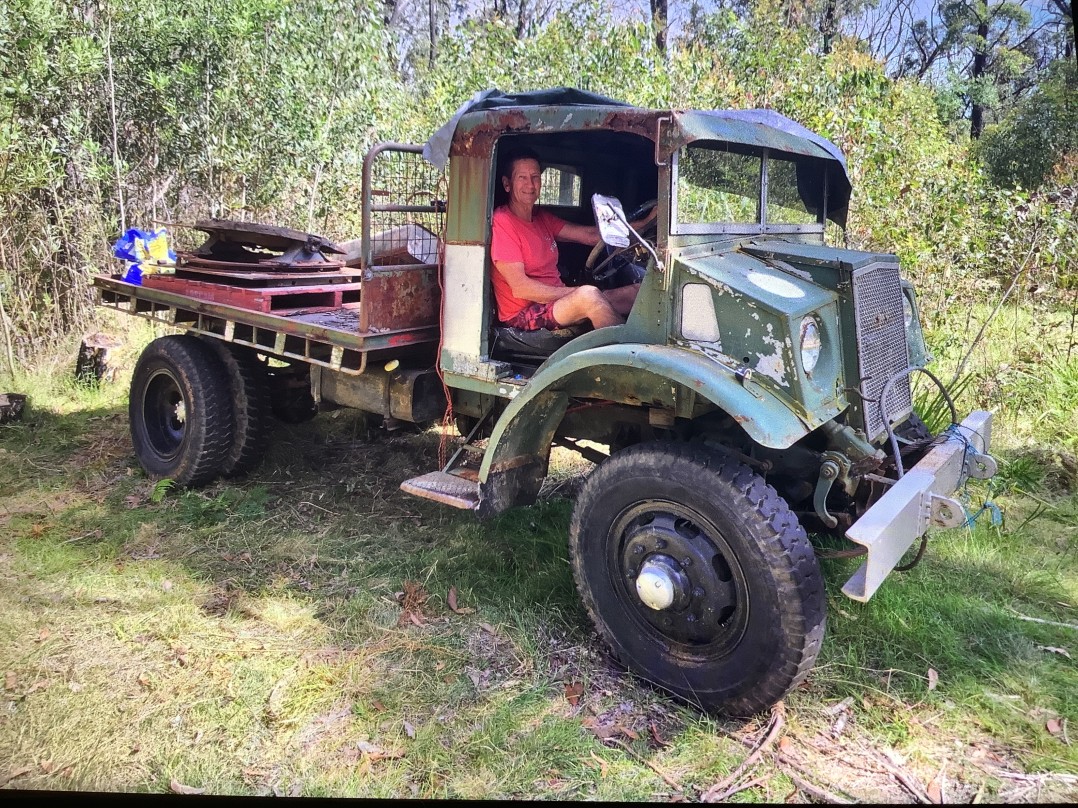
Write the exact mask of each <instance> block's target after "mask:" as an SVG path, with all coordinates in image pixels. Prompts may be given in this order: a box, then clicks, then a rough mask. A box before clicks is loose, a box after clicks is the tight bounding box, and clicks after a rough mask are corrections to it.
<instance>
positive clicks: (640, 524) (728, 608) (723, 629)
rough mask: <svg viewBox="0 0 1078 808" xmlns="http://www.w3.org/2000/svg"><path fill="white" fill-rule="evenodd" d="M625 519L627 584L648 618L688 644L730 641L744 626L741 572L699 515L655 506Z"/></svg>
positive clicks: (623, 550)
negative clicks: (737, 575) (738, 578)
mask: <svg viewBox="0 0 1078 808" xmlns="http://www.w3.org/2000/svg"><path fill="white" fill-rule="evenodd" d="M622 524H623V528H622V533H621V535H622V544H621V562H620V567H621V573H622V576H623V578H622V581H623V582H624V584H623V585H624V589H625V591H626V594H627V595H630V597H631V598H632V601H633V602H635V603H636V604H637V607H638V611H639V614H640V616H641V617H642V618H643V619H644V620H645V621H647V623H649V624H650V625H651V626H652V627H653V628H654V629H656V630H657V631H659V632H660V633H661V634H662V635H663V636H665V637H667V638H669V639H671V640H674V641H675V642H679V643H685V644H688V645H708V644H711V643H714V642H718V641H725V638H727V637H728V636H729V635H730V633H731V632H734V633H737V632H738V631H739V629H738V628H736V627H735V624H740V622H741V619H740V618H739V619H733V618H734V617H735V615H737V614H739V597H738V594H737V593H738V585H737V582H736V581H735V576H734V574H733V572H732V570H731V568H730V565H729V563H728V562H727V561H726V558H725V556H724V555H723V553H722V552H721V550H720V549H719V546H718V545H717V544H716V542H714V541H712V539H711V538H709V536H708V533H707V531H705V530H703V529H701V528H700V527H699V526H698V525H697V524H696V523H695V520H692V519H688V518H685V517H683V516H681V515H679V514H677V513H671V512H669V511H665V510H660V511H654V510H651V511H647V512H645V513H644V514H640V513H639V511H638V515H637V516H635V517H631V518H630V519H629V521H628V522H623V523H622Z"/></svg>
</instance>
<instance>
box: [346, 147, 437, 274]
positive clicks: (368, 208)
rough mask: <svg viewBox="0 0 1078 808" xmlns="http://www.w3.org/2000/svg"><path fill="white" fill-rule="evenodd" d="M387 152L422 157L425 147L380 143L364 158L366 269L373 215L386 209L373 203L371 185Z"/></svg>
mask: <svg viewBox="0 0 1078 808" xmlns="http://www.w3.org/2000/svg"><path fill="white" fill-rule="evenodd" d="M387 151H399V152H407V153H410V154H419V155H422V154H423V147H422V146H416V145H414V144H411V143H394V142H385V143H378V144H375V145H374V146H372V147H371V149H370V150H369V151H368V152H367V154H366V156H364V158H363V200H362V213H363V233H362V237H361V238H362V241H361V260H362V262H363V264H362V265H363V267H364V268H367V267H369V266H370V263H371V213H372V212H374V211H375V210H377V209H378V208H383V207H386V206H377V207H376V206H375V205H373V204H372V202H371V200H372V198H373V195H372V193H371V192H372V190H373V189H372V187H371V183H372V182H373V180H374V161H375V159H376V158H377V157H378V156H379V155H381V154H383V153H384V152H387ZM431 212H436V211H434V210H433V207H431Z"/></svg>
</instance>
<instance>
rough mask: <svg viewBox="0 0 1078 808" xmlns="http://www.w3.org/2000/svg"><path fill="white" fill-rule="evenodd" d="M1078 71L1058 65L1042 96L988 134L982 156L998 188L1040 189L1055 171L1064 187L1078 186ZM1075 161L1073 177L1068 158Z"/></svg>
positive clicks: (1035, 96) (1043, 84)
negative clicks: (1077, 161)
mask: <svg viewBox="0 0 1078 808" xmlns="http://www.w3.org/2000/svg"><path fill="white" fill-rule="evenodd" d="M1076 83H1078V71H1076V68H1075V66H1074V64H1073V63H1071V62H1070V61H1067V62H1063V61H1060V62H1057V63H1056V64H1055V65H1053V66H1052V71H1051V73H1050V74H1049V76H1048V78H1046V79H1045V80H1044V81H1043V82H1041V84H1040V86H1039V87H1038V88H1037V90H1036V92H1034V93H1033V95H1032V96H1031V97H1030V98H1029V99H1028V100H1026V101H1025V102H1024V103H1022V104H1021V105H1020V106H1019V107H1018V108H1017V110H1015V112H1014V114H1013V115H1011V116H1010V117H1008V118H1007V119H1005V120H1003V121H1001V122H1000V123H999V124H997V125H995V126H993V127H991V128H990V129H988V130H987V131H986V132H985V134H984V136H983V137H982V138H981V142H980V143H979V144H978V148H977V152H978V154H979V156H980V157H981V159H982V160H983V161H984V163H985V167H986V168H987V170H988V175H989V177H990V178H991V179H992V181H993V182H994V183H996V184H997V185H1000V186H1003V187H1008V188H1014V187H1019V186H1020V187H1023V188H1028V189H1031V190H1036V189H1039V188H1040V187H1041V186H1042V185H1044V183H1045V182H1046V180H1048V179H1049V177H1050V176H1051V174H1052V172H1053V171H1054V170H1059V171H1060V173H1061V176H1060V178H1059V179H1060V181H1061V182H1064V183H1074V182H1076V181H1078V170H1076V163H1075V158H1078V93H1075V91H1074V88H1075V85H1076ZM1068 157H1069V158H1071V163H1070V168H1069V173H1070V175H1069V176H1067V175H1066V172H1067V171H1068V168H1067V162H1066V161H1067V158H1068Z"/></svg>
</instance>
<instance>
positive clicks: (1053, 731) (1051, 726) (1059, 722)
mask: <svg viewBox="0 0 1078 808" xmlns="http://www.w3.org/2000/svg"><path fill="white" fill-rule="evenodd" d="M1044 728H1045V729H1046V730H1048V734H1049V735H1051V736H1053V737H1055V738H1062V739H1063V740H1064V742H1066V743H1068V744H1069V743H1070V739H1069V738H1067V719H1066V718H1064V719H1059V718H1049V719H1048V720H1047V721H1046V722H1045V723H1044Z"/></svg>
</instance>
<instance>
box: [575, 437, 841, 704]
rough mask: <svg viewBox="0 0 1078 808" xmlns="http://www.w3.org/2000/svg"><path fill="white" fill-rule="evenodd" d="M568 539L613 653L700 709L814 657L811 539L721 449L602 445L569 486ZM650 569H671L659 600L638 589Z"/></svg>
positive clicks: (794, 670) (663, 573)
mask: <svg viewBox="0 0 1078 808" xmlns="http://www.w3.org/2000/svg"><path fill="white" fill-rule="evenodd" d="M569 552H570V557H571V559H572V565H573V576H574V578H575V579H576V584H577V588H578V589H579V590H580V594H581V596H582V598H583V601H584V605H585V607H586V608H587V610H588V613H589V614H590V615H591V618H592V620H593V621H594V623H595V626H596V628H597V629H598V631H599V634H600V636H601V637H602V638H603V639H604V640H605V641H606V643H607V644H608V645H609V646H610V648H611V650H612V651H613V654H614V656H615V657H616V658H617V659H618V660H619V661H620V662H621V663H622V664H624V665H625V666H626V667H628V668H629V669H630V670H632V671H634V672H635V673H637V674H638V675H640V676H641V677H643V678H644V679H646V680H648V681H649V682H651V683H653V684H655V685H657V686H659V687H661V688H663V689H664V690H667V691H669V692H670V693H673V694H674V695H676V696H678V697H680V698H683V699H685V700H687V701H689V702H691V703H693V704H695V705H697V706H699V707H701V708H703V709H705V710H708V711H715V712H720V713H725V714H728V715H738V716H744V715H751V714H754V713H756V712H759V711H760V710H763V709H766V708H768V707H770V706H771V705H773V704H774V703H775V702H777V701H778V700H779V699H781V698H782V697H783V696H784V695H786V693H788V692H789V691H790V690H791V689H793V688H794V687H796V686H797V685H798V684H799V683H800V682H801V681H802V680H804V678H805V676H807V675H808V672H809V670H811V668H812V666H813V664H814V663H815V660H816V655H817V654H818V653H819V650H820V644H821V642H822V640H823V635H824V626H825V622H826V601H825V595H824V587H823V579H822V576H821V574H820V569H819V565H818V564H817V561H816V556H815V553H814V552H813V549H812V546H811V544H810V543H809V541H808V537H807V536H806V534H805V531H804V528H802V527H801V525H800V524H799V523H798V521H797V518H796V517H795V516H794V515H793V514H792V513H791V512H790V510H789V508H788V507H787V505H786V502H785V501H784V500H783V499H782V498H781V497H780V496H779V495H778V494H777V493H776V492H775V490H774V489H773V488H772V487H771V486H769V485H767V483H765V482H764V480H763V479H762V478H761V477H760V476H759V475H757V474H755V473H754V472H753V471H752V470H751V469H749V468H748V467H747V466H745V465H743V464H741V463H739V462H737V461H735V460H733V459H731V458H729V457H726V456H723V455H721V454H716V453H712V452H710V451H708V450H706V449H704V448H702V447H698V446H692V445H689V444H677V443H671V442H665V441H660V442H653V443H645V444H640V445H637V446H633V447H630V448H629V449H626V450H624V451H622V452H620V453H618V454H617V455H614V456H613V457H611V458H610V459H609V460H607V461H605V462H604V463H602V464H601V465H600V466H599V467H598V468H597V469H596V470H595V471H594V472H593V473H592V474H591V475H590V476H589V477H588V480H587V482H586V483H585V484H584V487H583V489H582V490H581V492H580V495H579V496H578V498H577V502H576V506H575V507H574V510H573V518H572V523H571V525H570V528H569ZM656 571H658V573H656ZM641 573H645V574H646V577H643V578H641V577H639V576H640V574H641ZM656 575H657V576H658V579H661V580H662V581H666V582H668V583H669V586H668V587H666V586H665V585H663V587H662V588H660V589H657V590H656V591H668V592H672V593H673V601H672V602H671V603H668V604H666V605H662V606H661V607H660V608H656V607H655V606H648V605H647V604H645V602H644V601H643V600H642V599H641V598H642V596H641V595H640V594H638V591H637V586H638V584H637V581H639V580H647V581H649V583H650V582H652V581H654V580H656ZM644 591H645V593H647V592H651V591H652V590H644ZM649 597H652V598H655V596H654V595H650V596H649Z"/></svg>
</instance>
